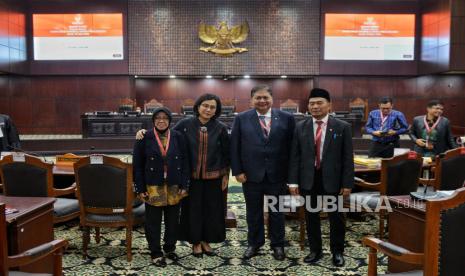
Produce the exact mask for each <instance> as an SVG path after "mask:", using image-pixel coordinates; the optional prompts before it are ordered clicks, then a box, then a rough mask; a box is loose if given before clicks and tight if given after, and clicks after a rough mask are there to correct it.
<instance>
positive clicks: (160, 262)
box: [152, 257, 166, 267]
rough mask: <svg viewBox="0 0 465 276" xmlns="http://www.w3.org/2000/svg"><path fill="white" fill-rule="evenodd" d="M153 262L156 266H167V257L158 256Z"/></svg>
mask: <svg viewBox="0 0 465 276" xmlns="http://www.w3.org/2000/svg"><path fill="white" fill-rule="evenodd" d="M152 262H153V264H154V265H155V266H158V267H166V260H165V257H158V258H155V259H152Z"/></svg>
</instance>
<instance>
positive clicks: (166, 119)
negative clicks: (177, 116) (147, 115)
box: [155, 117, 170, 121]
mask: <svg viewBox="0 0 465 276" xmlns="http://www.w3.org/2000/svg"><path fill="white" fill-rule="evenodd" d="M169 119H170V118H168V117H155V121H168V120H169Z"/></svg>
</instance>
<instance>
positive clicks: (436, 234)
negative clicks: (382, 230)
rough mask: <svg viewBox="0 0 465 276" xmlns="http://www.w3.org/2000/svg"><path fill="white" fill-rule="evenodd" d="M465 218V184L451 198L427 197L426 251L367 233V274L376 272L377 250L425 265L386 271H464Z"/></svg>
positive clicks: (437, 275) (440, 275)
mask: <svg viewBox="0 0 465 276" xmlns="http://www.w3.org/2000/svg"><path fill="white" fill-rule="evenodd" d="M464 221H465V188H461V189H458V190H457V191H455V193H454V194H453V195H452V196H451V197H448V198H443V199H433V200H428V201H427V202H426V221H425V236H424V253H422V252H411V251H409V250H407V249H405V248H402V247H399V246H397V245H395V244H392V243H389V242H385V241H382V240H379V239H376V238H372V237H365V238H363V244H365V245H366V246H369V247H370V252H369V254H368V276H375V275H377V251H380V252H382V253H384V254H386V255H388V256H389V257H391V258H394V259H396V260H398V261H401V262H404V263H409V264H417V265H423V271H410V272H405V273H395V274H387V275H410V276H417V275H418V276H420V275H422V276H423V275H424V276H455V275H457V276H458V275H464V273H465V262H464V260H465V250H464V248H465V235H464V234H463V222H464ZM407 231H408V230H407Z"/></svg>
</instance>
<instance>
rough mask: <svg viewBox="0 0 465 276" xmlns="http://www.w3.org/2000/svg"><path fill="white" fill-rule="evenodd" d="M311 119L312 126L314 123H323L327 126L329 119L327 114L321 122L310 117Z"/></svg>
mask: <svg viewBox="0 0 465 276" xmlns="http://www.w3.org/2000/svg"><path fill="white" fill-rule="evenodd" d="M312 119H313V124H316V121H323V125H327V124H328V119H329V114H326V116H325V117H324V118H323V119H321V120H318V119H315V118H314V117H312Z"/></svg>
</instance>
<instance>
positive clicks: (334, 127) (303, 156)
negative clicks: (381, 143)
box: [289, 116, 354, 194]
mask: <svg viewBox="0 0 465 276" xmlns="http://www.w3.org/2000/svg"><path fill="white" fill-rule="evenodd" d="M351 132H352V131H351V125H350V124H348V123H346V122H344V121H341V120H339V119H336V118H333V117H331V116H329V119H328V125H327V126H326V134H325V140H324V144H323V157H322V160H321V170H322V182H323V183H322V184H323V188H324V190H325V191H326V192H327V193H331V194H334V193H338V192H339V191H340V189H341V188H352V187H353V185H354V158H353V149H352V133H351ZM314 174H315V145H314V134H313V121H312V117H310V118H307V119H305V120H303V121H300V122H299V123H298V124H297V125H296V128H295V131H294V139H293V140H292V149H291V157H290V162H289V184H298V185H299V188H300V189H305V190H311V189H312V188H313V182H314Z"/></svg>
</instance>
